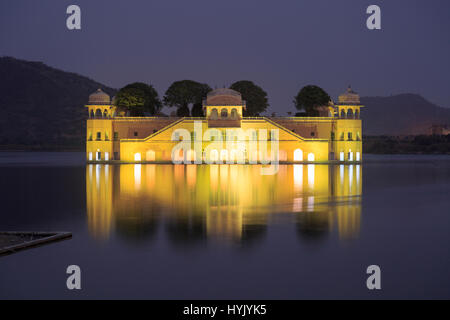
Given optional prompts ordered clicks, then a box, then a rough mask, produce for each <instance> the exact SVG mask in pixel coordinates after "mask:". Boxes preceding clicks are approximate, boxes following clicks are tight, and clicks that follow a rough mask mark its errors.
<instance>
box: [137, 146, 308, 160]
mask: <svg viewBox="0 0 450 320" xmlns="http://www.w3.org/2000/svg"><path fill="white" fill-rule="evenodd" d="M245 153H246V152H243V151H241V150H231V151H228V150H227V149H222V150H220V151H219V150H217V149H213V150H211V151H210V154H209V158H208V157H207V156H208V155H206V154H205V152H203V154H202V158H203V159H202V160H206V159H207V158H208V159H209V161H211V162H228V161H230V162H233V163H234V162H238V161H239V160H241V161H242V160H243V159H246V158H247V157H246V154H245ZM249 158H250V160H252V161H257V160H258V152H257V151H255V152H254V153H253V154H251V155H250V157H249ZM293 159H294V162H302V161H304V159H303V151H302V150H301V149H295V150H294V151H293ZM172 160H173V161H175V162H186V161H189V162H193V161H196V160H197V154H196V152H195V151H194V150H192V149H189V150H188V151H187V152H186V153H185V152H184V150H183V149H180V150H178V151H177V152H175V154H174V155H173V159H172ZM260 160H261V159H260ZM279 160H280V161H287V153H286V151H283V150H280V151H279ZM134 161H156V153H155V151H153V150H148V151H147V152H146V153H145V159H144V158H143V154H142V153H140V152H137V153H135V154H134ZM306 161H307V162H313V161H315V156H314V153H312V152H310V153H308V154H307V156H306Z"/></svg>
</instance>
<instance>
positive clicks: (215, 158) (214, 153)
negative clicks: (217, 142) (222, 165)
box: [209, 149, 219, 162]
mask: <svg viewBox="0 0 450 320" xmlns="http://www.w3.org/2000/svg"><path fill="white" fill-rule="evenodd" d="M209 156H210V159H211V161H212V162H217V161H219V151H217V150H216V149H213V150H211V153H210V155H209Z"/></svg>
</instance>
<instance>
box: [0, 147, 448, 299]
mask: <svg viewBox="0 0 450 320" xmlns="http://www.w3.org/2000/svg"><path fill="white" fill-rule="evenodd" d="M260 169H261V168H260V167H259V166H240V165H234V166H233V165H231V166H229V165H222V166H218V165H212V166H194V165H186V166H184V165H176V166H172V165H88V166H85V165H84V155H83V154H82V153H0V231H70V232H72V233H73V238H72V239H70V240H67V241H63V242H58V243H54V244H49V245H46V246H42V247H38V248H34V249H29V250H26V251H21V252H18V253H16V254H13V255H9V256H3V257H0V298H2V299H4V298H158V299H185V298H186V299H214V298H224V299H241V298H251V299H299V298H447V299H448V298H450V271H449V270H450V252H449V248H450V210H449V208H450V157H449V156H370V155H366V157H365V162H364V163H363V164H362V165H352V166H339V165H338V166H328V165H284V166H280V168H279V171H278V174H276V175H273V176H264V175H261V171H260ZM72 264H75V265H79V266H80V268H81V272H82V290H80V291H69V290H68V289H67V288H66V279H67V274H66V268H67V266H69V265H72ZM372 264H376V265H379V266H380V267H381V286H382V289H381V290H379V291H369V290H368V289H367V287H366V279H367V277H368V275H367V274H366V268H367V267H368V266H369V265H372Z"/></svg>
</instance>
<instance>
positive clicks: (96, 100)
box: [89, 89, 111, 105]
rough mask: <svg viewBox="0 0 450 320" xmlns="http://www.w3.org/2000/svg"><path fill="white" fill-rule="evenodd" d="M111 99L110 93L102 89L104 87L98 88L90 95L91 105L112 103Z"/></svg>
mask: <svg viewBox="0 0 450 320" xmlns="http://www.w3.org/2000/svg"><path fill="white" fill-rule="evenodd" d="M110 103H111V99H110V97H109V95H108V94H107V93H105V92H103V91H102V89H97V91H95V92H94V93H92V94H91V95H90V96H89V104H90V105H105V104H110Z"/></svg>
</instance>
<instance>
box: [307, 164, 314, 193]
mask: <svg viewBox="0 0 450 320" xmlns="http://www.w3.org/2000/svg"><path fill="white" fill-rule="evenodd" d="M314 166H315V165H313V164H308V186H309V187H310V188H314Z"/></svg>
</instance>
